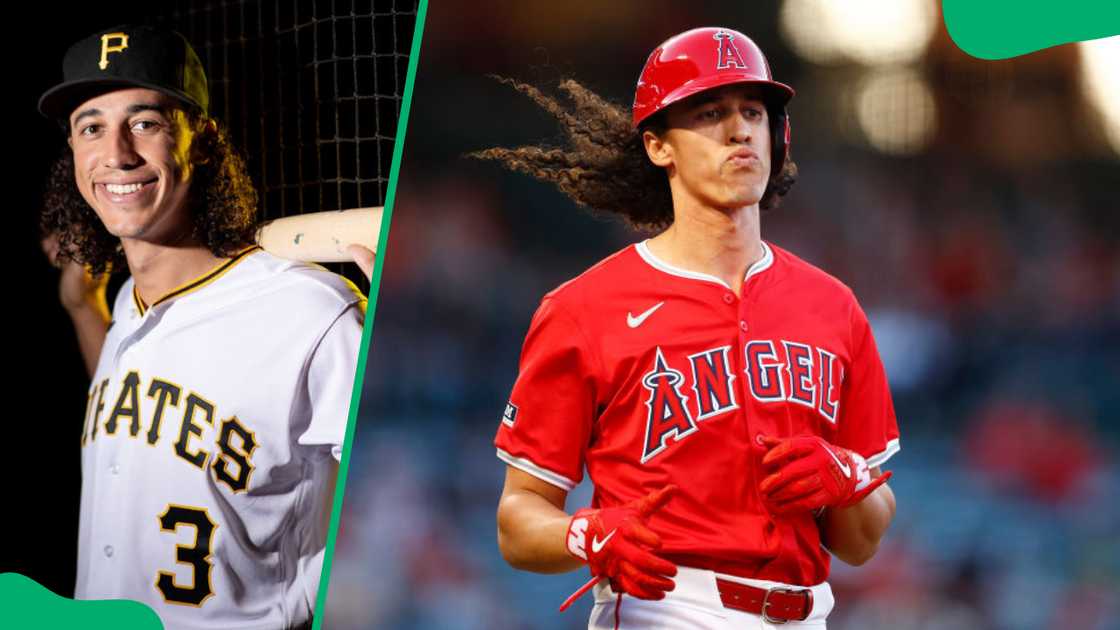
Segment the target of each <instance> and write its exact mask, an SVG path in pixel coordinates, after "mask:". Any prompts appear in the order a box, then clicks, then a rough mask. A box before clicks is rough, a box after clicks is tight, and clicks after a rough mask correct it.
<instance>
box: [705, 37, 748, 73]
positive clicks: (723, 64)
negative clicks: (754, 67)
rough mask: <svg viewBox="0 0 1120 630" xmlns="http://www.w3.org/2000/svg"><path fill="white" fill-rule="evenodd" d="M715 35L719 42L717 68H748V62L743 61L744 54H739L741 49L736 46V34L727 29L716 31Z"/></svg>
mask: <svg viewBox="0 0 1120 630" xmlns="http://www.w3.org/2000/svg"><path fill="white" fill-rule="evenodd" d="M713 37H715V38H716V41H718V42H719V62H718V64H717V65H716V68H717V69H719V70H727V69H728V68H739V69H742V70H746V69H747V64H746V63H744V62H743V56H742V55H740V54H739V49H738V48H736V47H735V36H734V35H732V34H731V33H728V32H726V31H716V34H715V35H713Z"/></svg>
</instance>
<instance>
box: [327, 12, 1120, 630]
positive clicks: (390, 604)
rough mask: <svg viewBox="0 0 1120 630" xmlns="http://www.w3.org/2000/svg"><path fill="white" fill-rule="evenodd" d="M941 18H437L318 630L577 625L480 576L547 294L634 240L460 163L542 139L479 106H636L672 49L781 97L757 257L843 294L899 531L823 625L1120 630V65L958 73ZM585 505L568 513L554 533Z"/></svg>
mask: <svg viewBox="0 0 1120 630" xmlns="http://www.w3.org/2000/svg"><path fill="white" fill-rule="evenodd" d="M938 7H939V3H937V2H935V1H933V0H858V1H857V0H849V1H847V2H843V3H837V2H829V1H827V0H784V1H781V2H772V3H753V2H752V3H747V2H742V1H736V2H708V1H704V2H701V1H696V2H688V3H684V2H670V1H664V0H658V1H653V0H650V1H643V2H636V1H635V2H612V3H600V2H592V1H590V0H574V1H569V2H564V3H557V2H551V1H549V2H545V1H533V2H518V3H509V2H500V1H496V0H486V1H470V2H455V1H451V0H440V1H438V2H432V3H431V6H430V9H429V12H428V20H427V25H426V28H425V30H424V41H423V47H422V54H421V57H420V65H419V73H418V77H417V81H416V91H415V94H414V97H413V105H412V115H411V120H410V125H409V129H408V133H407V135H406V143H405V150H404V161H403V165H402V171H401V172H402V174H403V175H402V177H401V181H400V186H399V189H398V194H397V202H396V203H397V205H396V208H395V210H394V212H393V221H392V228H391V235H390V243H389V248H388V254H387V255H388V258H387V262H386V265H387V266H386V267H385V271H384V276H383V280H382V284H381V295H380V302H379V304H380V306H379V308H378V312H377V316H376V325H375V333H376V334H375V335H374V337H373V343H372V346H371V353H370V359H369V364H368V368H369V371H368V375H367V378H366V381H365V386H364V391H363V400H362V406H361V412H360V420H359V426H358V429H357V432H356V438H355V441H354V444H353V449H354V450H353V454H352V457H351V469H350V474H349V479H348V485H347V490H346V499H345V504H344V511H343V519H342V528H341V531H340V533H339V537H338V544H337V549H336V556H335V559H334V563H333V575H332V577H331V579H330V594H329V599H328V605H327V612H326V619H325V621H326V624H325V626H324V627H327V628H331V629H337V630H343V629H349V628H413V629H425V628H433V629H435V628H439V629H447V630H454V629H463V630H467V629H475V628H491V629H500V628H541V629H560V628H583V627H586V622H587V612H588V610H589V608H590V598H585V599H584V600H582V601H581V602H580V604H579V605H577V606H576V607H575V608H574V609H573V610H571V611H569V612H567V613H564V614H563V615H560V614H558V613H556V612H555V611H556V607H557V605H558V604H559V603H560V601H561V600H562V599H563V598H564V597H565V596H566V595H567V594H568V593H570V592H571V591H572V590H574V589H575V588H576V587H577V586H578V585H579V584H580V583H582V582H583V581H584V580H585V579H586V573H583V572H579V573H573V574H568V575H562V576H544V575H536V574H530V573H522V572H517V571H515V570H513V569H511V568H509V567H508V566H506V564H505V563H504V562H503V561H502V559H501V557H500V556H499V553H498V550H497V545H496V540H495V523H494V513H495V507H496V503H497V498H498V495H499V492H500V489H501V483H502V478H503V475H504V465H503V464H502V463H501V462H500V461H498V460H497V459H496V458H495V457H494V451H493V448H492V446H491V441H492V439H493V435H494V432H495V431H496V429H497V426H498V422H499V417H500V414H501V411H502V408H503V406H504V403H505V401H506V399H507V396H508V393H509V389H510V387H511V385H512V383H513V380H514V378H515V376H516V373H517V360H518V354H519V351H520V344H521V341H522V339H523V336H524V333H525V331H526V329H527V327H528V324H529V319H530V316H531V314H532V312H533V311H534V310H535V308H536V306H537V304H538V301H539V299H540V297H541V296H542V295H543V294H544V293H545V292H547V291H548V290H550V289H552V288H553V287H555V286H556V285H557V284H559V283H561V282H562V281H564V280H566V279H568V278H570V277H572V276H574V275H576V274H577V273H579V272H581V271H583V270H584V269H585V268H586V267H588V266H589V265H591V264H592V263H594V262H595V261H597V260H599V259H600V258H602V257H603V256H605V255H606V254H608V253H611V252H613V251H615V250H617V249H619V248H621V247H623V246H624V245H625V244H627V243H630V242H633V241H635V240H637V239H639V238H641V237H640V235H637V234H634V233H632V232H630V231H628V230H627V229H626V228H624V227H623V226H621V225H620V224H618V223H617V222H614V221H610V220H605V219H596V218H593V217H590V216H589V215H588V214H587V213H585V212H583V211H580V210H578V209H576V208H575V207H574V206H573V204H572V203H571V202H569V201H568V200H567V199H566V198H564V197H562V196H561V195H560V194H559V193H557V192H555V191H554V190H552V189H551V188H549V187H547V186H545V185H541V184H538V183H536V182H534V181H531V180H530V179H529V178H527V177H523V176H518V175H511V174H507V173H505V172H503V171H501V170H500V169H499V168H497V167H496V166H495V165H493V164H486V163H476V162H473V161H471V160H467V159H464V158H463V157H462V155H463V154H464V153H465V152H468V151H471V150H475V149H479V148H484V147H489V146H496V145H504V146H513V145H517V144H522V143H533V142H537V141H539V140H541V139H550V138H552V139H558V132H559V130H558V129H557V128H556V127H555V126H554V125H553V124H552V123H551V121H550V119H549V117H548V116H547V115H546V114H544V113H543V112H541V111H540V110H538V109H537V108H536V107H535V106H534V105H532V104H531V103H530V102H529V101H528V100H527V99H525V98H523V97H522V96H520V95H519V94H517V93H515V92H513V91H512V90H510V89H508V88H506V87H504V86H501V85H499V84H497V83H496V82H494V81H492V80H490V79H488V78H487V77H486V76H485V75H486V74H488V73H497V74H501V75H505V76H510V77H514V78H518V79H522V80H526V81H529V82H532V83H535V84H538V85H540V86H542V87H545V88H550V89H551V88H554V87H555V85H556V84H557V83H558V81H559V80H560V79H561V78H565V77H574V78H577V79H579V80H581V81H583V82H585V84H587V85H589V86H590V87H591V88H593V89H595V90H596V91H598V92H599V93H600V94H603V95H606V96H608V97H610V98H612V99H614V100H616V101H617V102H619V103H623V104H627V105H628V104H629V102H630V99H631V98H632V93H633V92H632V91H633V87H634V81H635V80H636V77H637V74H638V71H639V70H640V68H641V65H642V63H643V62H644V61H645V58H646V55H647V54H648V53H649V51H650V50H652V49H653V48H654V46H656V45H657V44H658V43H659V42H660V41H662V40H663V39H665V38H666V37H668V36H669V35H671V34H674V33H676V32H679V31H682V30H684V29H686V28H691V27H695V26H708V25H726V26H730V27H733V28H737V29H740V30H742V31H745V32H746V33H748V34H749V35H751V36H753V37H754V38H755V39H756V41H757V42H758V43H759V44H760V45H761V46H762V48H763V49H764V50H765V51H766V53H767V55H768V56H769V59H770V63H771V66H772V68H773V70H774V73H775V76H776V77H777V78H778V79H779V80H782V81H784V82H787V83H789V84H791V85H793V86H794V87H795V88H796V89H797V91H798V95H797V96H796V98H795V99H794V100H793V102H792V104H791V117H792V122H793V157H794V159H795V160H796V161H797V162H798V164H799V166H800V169H801V173H802V176H801V180H800V182H799V183H798V184H797V186H796V187H795V188H794V189H793V192H792V193H791V195H790V196H789V197H787V198H786V201H785V203H784V204H783V207H782V208H780V209H778V210H775V211H772V212H769V213H766V214H764V215H763V236H764V237H765V238H766V239H768V240H771V241H773V242H775V243H778V244H780V245H782V246H783V247H786V248H788V249H790V250H792V251H793V252H795V253H797V254H798V255H800V256H802V257H804V258H806V259H808V260H809V261H811V262H813V263H815V264H817V265H819V266H821V267H823V268H824V269H826V270H828V271H830V272H831V273H833V274H834V275H836V276H838V277H839V278H840V279H841V280H843V281H844V282H846V283H847V284H848V285H850V286H851V287H853V289H854V290H855V292H856V295H858V296H859V298H860V300H861V302H862V304H863V305H864V307H865V309H866V310H867V311H868V313H869V315H870V317H871V321H872V325H873V327H874V331H875V334H876V337H877V339H878V342H879V347H880V350H881V352H882V356H883V360H884V362H885V364H886V367H887V372H888V373H889V377H890V380H891V384H892V388H893V392H894V397H895V403H896V406H897V410H898V414H899V420H900V424H901V427H902V435H903V437H902V451H901V453H899V455H897V456H896V457H894V458H893V459H892V460H891V462H890V465H889V468H891V469H893V470H894V471H895V474H896V477H895V480H894V481H893V482H892V485H893V487H894V488H895V492H896V494H897V496H898V504H899V511H898V518H897V519H896V521H895V523H894V525H893V527H892V529H891V531H890V532H889V534H888V537H887V540H886V542H885V543H884V545H883V546H882V548H881V550H880V552H879V554H878V556H877V557H876V558H875V559H874V560H873V561H871V562H870V563H869V564H867V565H866V566H864V567H861V568H859V569H852V568H850V567H846V566H844V565H843V564H841V563H839V562H836V563H834V571H833V578H832V580H831V581H832V584H833V588H834V589H835V591H836V593H837V600H838V604H837V607H836V610H835V612H834V613H833V615H832V617H831V618H830V623H829V627H830V628H832V629H833V630H845V629H853V628H861V629H874V628H896V629H897V628H902V629H922V630H932V629H942V628H946V629H947V628H953V629H959V630H970V629H979V628H993V629H1000V630H1002V629H1024V630H1029V629H1035V628H1079V629H1094V630H1099V629H1104V628H1117V627H1118V625H1117V621H1116V620H1117V619H1118V618H1120V595H1118V594H1120V466H1118V459H1117V453H1118V449H1120V425H1118V424H1117V416H1118V414H1120V214H1118V213H1117V209H1118V207H1117V201H1116V194H1117V189H1118V184H1120V72H1117V71H1116V68H1117V67H1120V38H1112V39H1111V40H1100V41H1097V42H1093V43H1089V44H1083V45H1068V46H1062V47H1058V48H1054V49H1050V50H1047V51H1043V52H1039V53H1036V54H1032V55H1029V56H1026V57H1022V58H1017V59H1012V60H1007V61H998V62H981V61H978V60H976V59H973V58H971V57H968V56H967V55H965V54H964V53H962V52H961V51H960V50H959V49H957V48H956V46H955V45H954V44H953V43H952V41H951V40H950V39H949V37H948V35H947V33H946V31H945V28H944V25H943V22H942V20H941V16H940V13H939V8H938ZM588 501H589V492H588V490H587V488H583V487H581V488H579V489H577V490H576V491H575V492H573V493H572V495H571V496H570V498H569V507H573V508H574V507H578V506H581V505H584V504H586V503H587V502H588Z"/></svg>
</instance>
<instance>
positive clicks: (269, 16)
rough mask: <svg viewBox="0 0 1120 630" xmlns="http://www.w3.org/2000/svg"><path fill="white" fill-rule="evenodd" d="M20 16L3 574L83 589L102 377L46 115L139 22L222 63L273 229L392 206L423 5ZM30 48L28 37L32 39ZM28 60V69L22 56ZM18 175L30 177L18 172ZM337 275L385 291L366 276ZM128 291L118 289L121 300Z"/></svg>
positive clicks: (12, 97)
mask: <svg viewBox="0 0 1120 630" xmlns="http://www.w3.org/2000/svg"><path fill="white" fill-rule="evenodd" d="M16 6H17V7H18V8H14V9H13V11H12V12H8V13H6V15H5V19H6V20H7V21H8V24H9V27H10V28H11V29H13V30H12V33H16V32H17V31H18V35H16V34H13V35H12V36H11V38H10V39H9V47H8V50H12V51H18V53H16V54H17V56H18V60H14V61H13V62H12V63H11V64H10V66H8V70H9V72H14V75H12V74H10V75H9V76H8V78H7V80H8V82H9V83H8V85H9V87H8V89H7V90H6V92H7V94H8V98H7V99H5V102H6V106H7V109H6V112H5V113H6V118H5V120H6V123H7V124H6V127H5V128H6V129H7V130H8V132H9V138H10V140H11V141H10V142H9V143H8V145H7V146H8V147H9V151H10V152H12V153H10V154H9V156H8V159H7V160H5V165H6V167H7V170H8V173H7V180H8V182H9V186H8V188H9V190H11V191H15V192H16V194H17V198H16V199H14V200H12V201H11V202H10V204H9V206H10V208H11V210H12V212H13V225H12V228H11V230H10V231H9V232H8V238H9V240H10V242H11V243H12V244H13V245H14V246H15V247H16V249H15V250H13V251H12V252H10V253H9V256H8V259H9V260H10V261H12V262H10V263H9V265H10V268H11V269H12V270H13V271H15V270H16V269H17V266H16V264H15V262H14V261H17V260H18V261H19V265H18V271H15V272H14V273H9V277H10V281H12V282H14V283H15V286H13V287H12V288H11V290H10V292H9V298H8V309H7V313H8V318H10V319H8V322H7V323H8V326H9V331H10V332H11V335H12V344H11V346H10V349H9V355H10V356H11V357H12V358H13V367H12V369H11V371H10V373H9V377H8V378H7V385H8V391H9V396H10V397H11V399H13V400H15V401H16V404H15V405H11V404H9V405H7V408H8V411H9V415H8V422H9V424H10V425H12V426H13V427H14V432H11V431H10V432H8V433H7V435H8V438H9V440H8V441H7V442H6V447H7V448H6V449H5V451H6V453H8V454H14V455H15V457H14V461H13V458H12V457H11V456H10V455H9V457H8V460H9V461H10V463H11V465H10V466H9V467H8V470H9V471H11V473H12V476H13V478H12V479H11V480H10V481H9V483H7V484H6V490H5V499H6V500H5V505H6V508H5V518H4V519H3V522H4V525H3V531H4V536H3V539H2V540H3V544H0V572H3V571H15V572H18V573H22V574H24V575H27V576H29V577H31V578H32V579H34V580H36V581H37V582H39V583H41V584H43V585H44V586H46V587H48V588H50V589H51V590H52V591H54V592H56V593H58V594H61V595H67V596H70V595H72V594H73V588H74V574H75V570H76V561H75V558H76V552H77V527H78V508H79V495H80V461H81V460H80V457H81V451H80V446H79V437H80V434H81V428H82V418H83V412H84V409H85V404H86V390H87V388H88V383H89V379H88V377H87V375H86V373H85V369H84V366H83V364H82V361H81V357H80V355H79V352H78V348H77V344H76V340H75V338H74V333H73V328H72V326H71V324H70V320H69V318H68V317H67V316H66V314H65V312H64V311H63V310H62V308H61V306H60V305H59V302H58V289H57V278H58V275H57V272H56V271H55V270H54V269H52V268H51V267H50V265H48V264H47V262H46V259H45V257H44V256H43V255H42V253H41V250H40V247H39V238H38V232H39V230H38V208H39V204H40V199H41V196H42V193H43V184H44V181H45V175H46V171H47V167H48V165H49V164H50V163H51V161H52V160H54V159H55V158H56V157H57V156H58V155H59V154H60V152H61V151H62V150H63V148H64V147H65V138H64V136H63V133H62V132H61V131H60V129H59V128H58V126H57V125H56V123H54V122H53V121H49V120H46V119H44V118H43V117H42V116H40V115H39V113H38V111H37V109H36V106H37V103H38V99H39V96H40V95H41V94H42V92H43V91H45V90H46V89H47V88H49V87H51V86H53V85H55V84H57V83H59V82H60V81H61V80H62V70H61V68H62V57H63V54H64V53H65V51H66V49H67V48H68V47H69V46H70V45H71V44H72V43H74V42H75V41H77V40H78V39H80V38H82V37H85V36H87V35H89V34H91V33H93V32H95V31H96V30H99V29H102V28H106V27H111V26H115V25H118V24H123V23H132V24H135V23H143V24H155V25H159V26H164V27H168V28H173V29H175V30H178V31H180V32H181V33H183V34H184V35H186V36H187V39H188V40H189V41H191V43H192V45H193V46H194V48H195V50H196V51H197V53H198V54H199V57H200V58H201V60H202V62H203V65H204V67H205V68H206V71H207V75H208V79H209V82H210V95H211V115H212V116H214V117H215V118H217V119H218V120H219V121H220V123H222V124H223V125H225V126H226V127H227V128H228V129H229V131H230V135H231V137H232V139H233V141H234V144H235V146H237V148H238V149H239V150H240V151H241V152H242V154H243V155H244V156H245V157H246V161H247V166H248V169H249V172H250V176H251V177H252V179H253V183H254V184H255V186H256V188H257V191H258V195H259V199H260V206H259V217H260V219H261V220H267V219H271V218H276V217H281V216H285V215H290V214H299V213H304V212H312V211H318V210H333V209H340V208H353V207H359V206H371V205H381V204H382V203H383V202H384V197H385V194H386V191H387V187H388V177H389V167H390V160H391V156H392V148H393V140H394V136H395V133H396V127H397V114H398V112H399V109H400V105H401V102H402V99H401V96H402V94H403V88H404V81H405V73H406V70H407V62H408V59H407V54H408V51H409V49H410V45H411V39H412V34H413V27H414V24H415V12H416V6H417V1H416V0H364V1H363V0H355V1H346V0H314V1H308V0H300V1H294V0H293V1H287V0H285V1H267V0H266V1H254V0H243V1H232V2H230V1H220V0H213V1H194V2H189V1H186V0H179V1H176V2H130V1H124V2H112V3H100V4H98V3H55V2H38V3H19V4H18V5H16ZM17 37H20V38H22V39H20V40H19V43H18V44H17V43H16V42H17ZM13 59H15V58H13ZM13 171H14V172H13ZM334 270H335V271H337V272H339V273H342V274H344V275H346V276H347V277H349V278H350V279H351V280H353V281H355V282H356V283H357V284H358V285H359V287H360V288H362V290H363V291H366V290H368V288H369V285H368V283H367V282H366V281H365V279H364V277H362V276H361V274H360V273H359V272H358V270H357V268H356V267H355V266H354V265H337V266H334ZM122 280H123V275H118V276H116V277H115V278H114V282H113V283H111V284H110V295H109V300H110V304H112V299H113V293H112V292H113V291H115V289H116V287H117V286H119V284H120V282H121V281H122Z"/></svg>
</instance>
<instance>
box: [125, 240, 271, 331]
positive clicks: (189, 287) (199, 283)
mask: <svg viewBox="0 0 1120 630" xmlns="http://www.w3.org/2000/svg"><path fill="white" fill-rule="evenodd" d="M260 248H261V246H260V245H250V246H249V247H246V248H245V249H243V250H241V251H239V252H237V253H236V254H234V255H233V256H232V257H230V259H229V260H227V261H225V262H223V263H222V264H220V265H218V266H217V267H214V268H213V269H211V270H210V271H207V272H206V273H204V274H202V275H201V276H199V277H197V278H195V279H194V280H191V281H189V282H185V283H183V284H181V285H179V286H177V287H175V288H174V289H172V290H170V291H168V292H167V293H165V294H164V295H163V297H161V298H159V299H158V300H156V301H155V302H152V305H151V306H148V305H146V304H144V300H142V299H141V298H140V294H139V293H138V292H137V291H136V285H135V284H134V285H132V299H133V301H134V302H136V308H137V309H139V310H140V314H141V315H143V314H144V313H145V312H147V310H148V309H150V308H152V307H154V306H157V305H159V304H162V303H163V302H166V301H167V300H170V299H171V298H175V297H179V296H181V295H186V294H187V293H190V292H192V291H197V290H199V289H201V288H202V287H204V286H206V285H208V284H210V283H211V282H213V281H215V280H217V279H218V278H221V277H222V276H223V275H225V274H226V272H228V271H229V270H230V269H233V267H234V266H236V265H237V263H239V262H241V261H243V260H245V258H247V257H248V256H249V254H252V253H253V252H255V251H257V250H259V249H260Z"/></svg>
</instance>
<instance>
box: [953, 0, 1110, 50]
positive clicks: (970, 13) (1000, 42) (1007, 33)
mask: <svg viewBox="0 0 1120 630" xmlns="http://www.w3.org/2000/svg"><path fill="white" fill-rule="evenodd" d="M941 12H942V15H943V16H944V18H945V28H946V29H948V31H949V37H951V38H953V42H955V43H956V44H957V46H958V47H960V49H961V50H963V51H965V52H966V53H968V54H970V55H972V56H973V57H979V58H980V59H989V60H994V59H1007V58H1008V57H1016V56H1019V55H1025V54H1028V53H1032V52H1035V51H1037V50H1042V49H1043V48H1050V47H1051V46H1060V45H1062V44H1069V43H1071V42H1080V41H1086V40H1090V39H1099V38H1101V37H1111V36H1113V35H1120V1H1118V0H1065V1H1064V2H1059V3H1055V2H1053V1H1051V0H1046V1H1044V0H942V2H941Z"/></svg>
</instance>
